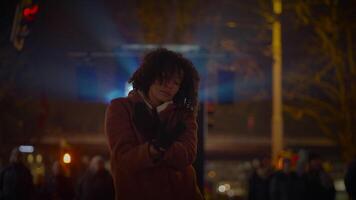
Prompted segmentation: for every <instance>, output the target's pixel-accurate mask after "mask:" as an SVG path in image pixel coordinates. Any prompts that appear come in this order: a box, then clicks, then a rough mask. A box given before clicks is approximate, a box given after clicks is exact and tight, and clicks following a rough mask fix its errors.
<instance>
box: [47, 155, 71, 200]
mask: <svg viewBox="0 0 356 200" xmlns="http://www.w3.org/2000/svg"><path fill="white" fill-rule="evenodd" d="M73 185H74V184H73V181H72V179H71V178H70V177H67V176H66V175H65V173H64V166H63V165H62V164H61V163H59V162H58V161H56V162H54V163H53V166H52V175H51V176H50V178H49V179H48V180H47V183H46V184H45V186H44V188H43V191H42V192H43V194H42V195H41V196H42V198H44V199H49V200H73V199H74V186H73Z"/></svg>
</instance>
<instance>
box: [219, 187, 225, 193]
mask: <svg viewBox="0 0 356 200" xmlns="http://www.w3.org/2000/svg"><path fill="white" fill-rule="evenodd" d="M218 191H219V192H221V193H223V192H225V191H226V187H225V185H220V186H219V187H218Z"/></svg>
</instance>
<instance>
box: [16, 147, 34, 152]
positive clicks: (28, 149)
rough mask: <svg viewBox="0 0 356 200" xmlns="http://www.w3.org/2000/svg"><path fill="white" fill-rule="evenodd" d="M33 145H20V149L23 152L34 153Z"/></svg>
mask: <svg viewBox="0 0 356 200" xmlns="http://www.w3.org/2000/svg"><path fill="white" fill-rule="evenodd" d="M33 150H34V148H33V146H31V145H21V146H19V151H20V152H22V153H33Z"/></svg>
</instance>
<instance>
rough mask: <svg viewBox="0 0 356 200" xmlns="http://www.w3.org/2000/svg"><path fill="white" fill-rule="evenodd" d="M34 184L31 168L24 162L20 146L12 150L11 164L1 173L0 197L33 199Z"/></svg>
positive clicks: (13, 199) (3, 199) (14, 199)
mask: <svg viewBox="0 0 356 200" xmlns="http://www.w3.org/2000/svg"><path fill="white" fill-rule="evenodd" d="M33 195H34V185H33V177H32V174H31V172H30V170H29V169H28V168H27V167H26V166H25V165H24V163H23V162H22V155H21V152H20V151H19V150H18V148H15V149H13V150H12V151H11V155H10V164H9V165H8V166H7V167H5V168H4V169H3V170H2V171H1V173H0V199H1V200H23V199H33Z"/></svg>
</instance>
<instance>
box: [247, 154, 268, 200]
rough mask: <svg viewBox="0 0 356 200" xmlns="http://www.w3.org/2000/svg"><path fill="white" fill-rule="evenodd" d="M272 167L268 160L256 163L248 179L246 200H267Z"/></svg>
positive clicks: (264, 159)
mask: <svg viewBox="0 0 356 200" xmlns="http://www.w3.org/2000/svg"><path fill="white" fill-rule="evenodd" d="M272 171H273V170H272V167H271V164H270V160H269V159H268V158H263V159H262V160H261V161H260V162H258V164H257V166H256V169H255V170H254V171H253V172H252V175H251V177H250V179H249V192H248V200H269V199H270V198H269V197H270V196H269V187H270V181H271V175H272Z"/></svg>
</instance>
